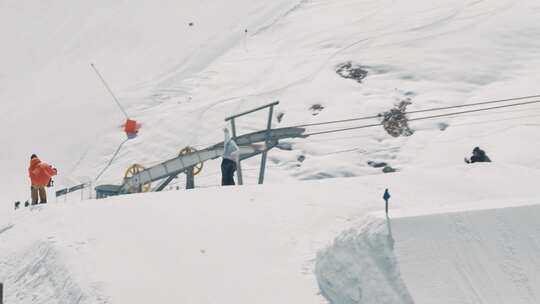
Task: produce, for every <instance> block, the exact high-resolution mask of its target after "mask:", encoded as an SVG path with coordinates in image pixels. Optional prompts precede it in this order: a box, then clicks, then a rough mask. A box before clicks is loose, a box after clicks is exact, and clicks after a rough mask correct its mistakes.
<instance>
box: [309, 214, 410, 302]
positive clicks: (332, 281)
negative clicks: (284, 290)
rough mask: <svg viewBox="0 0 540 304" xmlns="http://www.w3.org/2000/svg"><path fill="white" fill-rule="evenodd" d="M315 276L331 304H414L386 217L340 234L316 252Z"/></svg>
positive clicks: (388, 220)
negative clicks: (323, 248) (395, 252)
mask: <svg viewBox="0 0 540 304" xmlns="http://www.w3.org/2000/svg"><path fill="white" fill-rule="evenodd" d="M315 273H316V276H317V280H318V283H319V288H320V289H321V291H322V293H323V295H324V296H325V297H326V298H327V299H328V300H329V301H330V303H332V304H357V303H364V304H369V303H382V304H385V303H400V304H412V303H414V301H413V299H412V297H411V295H410V294H409V291H408V289H407V287H406V286H405V283H404V282H403V280H402V279H401V274H400V271H399V267H398V264H397V259H396V257H395V255H394V239H393V237H392V227H391V223H390V219H389V218H387V219H386V223H385V220H382V219H377V220H374V221H371V222H369V223H368V224H367V225H365V226H363V227H362V228H360V229H351V230H348V231H345V232H343V233H342V234H341V235H340V236H339V237H338V238H337V239H336V240H335V241H334V243H333V244H332V246H330V247H329V248H327V249H325V250H323V251H322V252H320V253H318V255H317V264H316V267H315Z"/></svg>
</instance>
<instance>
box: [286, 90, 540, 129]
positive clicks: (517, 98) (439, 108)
mask: <svg viewBox="0 0 540 304" xmlns="http://www.w3.org/2000/svg"><path fill="white" fill-rule="evenodd" d="M538 97H540V95H530V96H521V97H514V98H507V99H498V100H490V101H483V102H476V103H469V104H463V105H457V106H448V107H438V108H429V109H424V110H416V111H409V112H405V113H404V114H416V113H423V112H432V111H441V110H449V109H456V108H464V107H472V106H479V105H486V104H493V103H501V102H508V101H517V100H523V99H531V98H538ZM379 117H381V114H377V115H370V116H363V117H355V118H349V119H340V120H331V121H324V122H318V123H309V124H301V125H294V126H291V128H302V127H311V126H320V125H328V124H337V123H344V122H351V121H358V120H368V119H375V118H379Z"/></svg>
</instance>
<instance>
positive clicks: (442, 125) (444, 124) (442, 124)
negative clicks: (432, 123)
mask: <svg viewBox="0 0 540 304" xmlns="http://www.w3.org/2000/svg"><path fill="white" fill-rule="evenodd" d="M438 126H439V130H441V131H445V130H446V129H447V128H448V126H449V124H447V123H445V122H440V123H439V124H438Z"/></svg>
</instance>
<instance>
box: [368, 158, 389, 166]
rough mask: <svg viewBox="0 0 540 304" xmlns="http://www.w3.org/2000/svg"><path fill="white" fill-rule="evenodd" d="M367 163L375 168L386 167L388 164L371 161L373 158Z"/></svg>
mask: <svg viewBox="0 0 540 304" xmlns="http://www.w3.org/2000/svg"><path fill="white" fill-rule="evenodd" d="M367 164H368V165H370V166H372V167H373V168H382V167H386V166H387V165H388V164H387V163H385V162H376V161H371V160H370V161H368V162H367Z"/></svg>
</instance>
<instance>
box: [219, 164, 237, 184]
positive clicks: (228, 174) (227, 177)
mask: <svg viewBox="0 0 540 304" xmlns="http://www.w3.org/2000/svg"><path fill="white" fill-rule="evenodd" d="M234 171H236V163H235V162H234V161H232V160H230V159H226V158H224V159H223V161H222V162H221V185H222V186H233V185H235V183H234Z"/></svg>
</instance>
